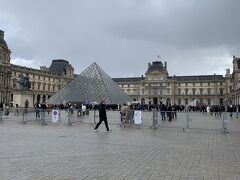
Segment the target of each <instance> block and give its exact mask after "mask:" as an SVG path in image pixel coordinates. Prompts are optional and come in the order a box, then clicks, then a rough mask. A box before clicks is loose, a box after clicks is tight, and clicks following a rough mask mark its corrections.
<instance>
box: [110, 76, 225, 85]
mask: <svg viewBox="0 0 240 180" xmlns="http://www.w3.org/2000/svg"><path fill="white" fill-rule="evenodd" d="M173 78H175V80H176V81H213V80H220V81H223V80H224V77H223V75H196V76H168V79H169V80H171V79H173ZM144 79H145V77H127V78H112V80H113V81H115V82H117V83H120V82H125V83H133V82H138V81H142V80H144Z"/></svg>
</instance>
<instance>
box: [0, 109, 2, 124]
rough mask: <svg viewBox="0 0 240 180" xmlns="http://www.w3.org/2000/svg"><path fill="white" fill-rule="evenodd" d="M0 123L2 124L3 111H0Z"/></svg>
mask: <svg viewBox="0 0 240 180" xmlns="http://www.w3.org/2000/svg"><path fill="white" fill-rule="evenodd" d="M0 123H3V110H2V109H0Z"/></svg>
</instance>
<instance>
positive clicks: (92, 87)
mask: <svg viewBox="0 0 240 180" xmlns="http://www.w3.org/2000/svg"><path fill="white" fill-rule="evenodd" d="M103 99H104V100H106V101H107V102H108V103H109V104H124V103H126V102H128V101H130V97H129V96H128V95H127V94H126V93H125V92H123V90H122V89H121V88H120V87H119V86H118V85H117V84H116V83H115V82H114V81H113V80H112V79H111V78H110V76H108V75H107V74H106V73H105V72H104V71H103V70H102V69H101V68H100V67H99V66H98V65H97V64H96V63H93V64H92V65H90V66H89V67H88V68H87V69H85V70H84V71H83V72H82V73H81V74H80V75H79V76H78V77H77V78H75V79H74V80H72V81H71V82H70V83H69V84H67V85H66V86H65V87H64V88H63V89H61V90H60V91H58V92H57V93H56V94H55V95H53V96H52V97H51V98H50V99H49V103H52V104H58V103H67V102H85V101H86V100H90V101H91V102H99V101H101V100H103Z"/></svg>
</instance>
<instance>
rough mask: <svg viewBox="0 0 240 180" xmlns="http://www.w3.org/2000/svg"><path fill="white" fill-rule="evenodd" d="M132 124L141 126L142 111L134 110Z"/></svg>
mask: <svg viewBox="0 0 240 180" xmlns="http://www.w3.org/2000/svg"><path fill="white" fill-rule="evenodd" d="M134 124H142V111H136V110H134Z"/></svg>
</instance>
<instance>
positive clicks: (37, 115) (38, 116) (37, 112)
mask: <svg viewBox="0 0 240 180" xmlns="http://www.w3.org/2000/svg"><path fill="white" fill-rule="evenodd" d="M37 118H40V110H36V119H37Z"/></svg>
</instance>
